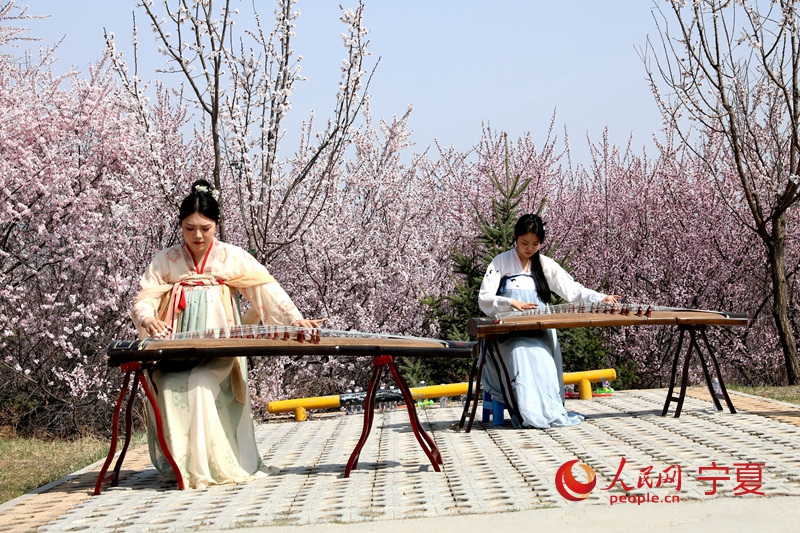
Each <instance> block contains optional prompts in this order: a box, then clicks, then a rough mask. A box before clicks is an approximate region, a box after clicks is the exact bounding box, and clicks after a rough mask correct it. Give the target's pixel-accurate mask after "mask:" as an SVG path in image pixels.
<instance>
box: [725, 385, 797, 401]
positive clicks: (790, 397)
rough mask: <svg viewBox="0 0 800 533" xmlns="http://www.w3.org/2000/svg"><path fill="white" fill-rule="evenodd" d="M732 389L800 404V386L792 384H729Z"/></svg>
mask: <svg viewBox="0 0 800 533" xmlns="http://www.w3.org/2000/svg"><path fill="white" fill-rule="evenodd" d="M727 387H728V388H729V389H731V390H735V391H739V392H744V393H745V394H752V395H753V396H761V397H764V398H771V399H773V400H779V401H781V402H786V403H794V404H798V405H800V386H797V385H792V386H788V387H744V386H742V385H727Z"/></svg>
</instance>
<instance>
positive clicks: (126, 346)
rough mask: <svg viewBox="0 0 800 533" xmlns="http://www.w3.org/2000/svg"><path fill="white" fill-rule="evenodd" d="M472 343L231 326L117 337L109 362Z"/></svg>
mask: <svg viewBox="0 0 800 533" xmlns="http://www.w3.org/2000/svg"><path fill="white" fill-rule="evenodd" d="M475 350H476V343H474V342H457V341H447V340H439V339H429V338H424V337H406V336H400V335H388V334H374V333H362V332H359V331H339V330H328V329H311V328H299V327H292V326H264V325H256V326H235V327H231V328H218V329H208V330H204V331H190V332H185V333H177V334H173V335H170V336H169V337H167V338H163V339H155V338H149V339H144V340H141V341H116V342H113V343H112V344H111V345H110V346H109V347H108V364H109V366H120V365H122V364H124V363H127V362H129V361H140V362H157V361H160V360H165V359H172V358H178V359H195V358H196V359H206V358H211V357H239V356H282V355H288V356H300V355H339V356H370V357H375V356H378V355H390V356H411V357H472V356H473V353H474V351H475Z"/></svg>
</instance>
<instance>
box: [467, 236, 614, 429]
mask: <svg viewBox="0 0 800 533" xmlns="http://www.w3.org/2000/svg"><path fill="white" fill-rule="evenodd" d="M534 257H536V256H534ZM539 258H540V262H541V265H542V270H543V271H544V276H545V279H546V280H547V284H548V285H549V287H550V290H551V291H552V292H554V293H556V294H558V295H559V296H561V297H562V298H564V299H565V300H567V301H568V302H570V303H580V302H583V303H590V302H591V303H596V302H600V301H602V300H603V298H605V295H604V294H601V293H599V292H596V291H593V290H590V289H587V288H585V287H584V286H583V285H581V284H580V283H578V282H576V281H575V280H574V279H572V276H570V275H569V274H568V273H567V272H566V271H565V270H564V269H563V268H561V266H560V265H559V264H558V263H556V262H555V261H553V260H552V259H550V258H549V257H546V256H544V255H541V254H539ZM532 259H533V258H532ZM530 274H531V273H530V270H529V269H528V270H523V267H522V264H521V262H520V260H519V256H518V255H517V252H516V250H515V249H511V250H508V251H506V252H503V253H502V254H500V255H498V256H497V257H495V258H494V259H493V260H492V262H491V263H490V264H489V266H488V268H487V269H486V275H485V276H484V277H483V282H482V283H481V288H480V293H479V296H478V300H479V302H478V303H479V305H480V308H481V310H482V311H483V312H484V313H486V314H487V315H490V316H491V315H496V314H498V313H506V312H509V311H514V309H513V308H512V307H511V300H512V299H514V300H519V301H522V302H528V303H535V304H537V305H539V306H540V307H542V306H545V305H546V303H545V302H542V301H541V300H540V299H539V295H538V294H537V292H536V285H535V283H534V281H533V278H532V277H531V276H530ZM507 276H514V277H513V278H511V279H507V280H505V281H504V290H505V293H504V295H503V296H499V295H498V294H497V292H498V289H499V288H500V283H501V280H503V278H504V277H507ZM499 348H500V355H501V357H502V358H503V361H504V362H505V365H506V368H507V369H508V373H509V377H510V379H511V380H512V384H511V385H512V389H513V392H514V395H515V398H516V400H517V405H518V407H519V410H520V413H519V415H520V417H521V420H515V419H514V420H513V422H514V424H515V425H518V424H521V425H522V426H525V427H536V428H549V427H557V426H572V425H575V424H579V423H580V422H581V421H582V420H583V417H582V416H581V415H580V414H578V413H568V412H567V410H566V409H565V408H564V402H563V400H564V377H563V372H564V368H563V363H562V360H561V347H560V346H559V344H558V338H557V337H556V333H555V331H554V330H543V331H541V332H536V333H535V332H531V336H525V337H512V338H510V339H508V340H506V341H504V342H500V343H499ZM483 368H484V370H483V375H482V376H481V381H482V382H483V384H484V387H485V388H486V390H487V391H488V392H489V394H491V395H492V397H496V398H498V399H500V398H503V396H502V387H501V386H500V385H501V381H500V379H501V374H502V369H500V372H501V374H498V369H497V368H495V366H494V365H493V364H492V362H491V360H488V361H486V362H485V363H484V367H483ZM503 379H505V378H504V377H503ZM503 384H504V386H505V388H506V391H507V389H508V385H507V384H506V383H505V382H503ZM507 392H508V391H507ZM504 403H505V404H506V405H509V402H508V401H505V400H504Z"/></svg>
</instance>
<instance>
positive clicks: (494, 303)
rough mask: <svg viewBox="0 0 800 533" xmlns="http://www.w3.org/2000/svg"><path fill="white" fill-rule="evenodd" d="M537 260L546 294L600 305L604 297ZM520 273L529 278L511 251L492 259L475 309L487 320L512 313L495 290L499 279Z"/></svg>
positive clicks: (557, 267)
mask: <svg viewBox="0 0 800 533" xmlns="http://www.w3.org/2000/svg"><path fill="white" fill-rule="evenodd" d="M539 258H540V260H541V264H542V270H543V271H544V277H545V279H546V280H547V284H548V286H549V287H550V290H551V291H552V292H554V293H556V294H557V295H559V296H561V297H562V298H564V299H565V300H566V301H568V302H570V303H597V302H602V301H603V298H605V297H606V295H605V294H602V293H600V292H597V291H593V290H591V289H587V288H586V287H584V286H583V285H581V284H580V283H578V282H577V281H575V280H574V279H573V278H572V276H570V275H569V274H568V273H567V271H566V270H564V269H563V268H561V265H559V264H558V263H556V262H555V261H554V260H552V259H550V258H549V257H547V256H544V255H542V254H539ZM523 273H525V274H530V270H526V271H524V270H523V268H522V263H520V260H519V256H518V255H517V250H516V249H515V248H512V249H510V250H508V251H505V252H503V253H502V254H500V255H498V256H497V257H495V258H494V259H493V260H492V262H491V263H490V264H489V266H488V267H487V268H486V274H485V275H484V276H483V282H482V283H481V289H480V293H479V294H478V305H480V308H481V311H483V312H484V313H486V314H487V315H490V316H491V315H496V314H498V313H507V312H509V311H513V310H514V309H513V308H512V307H511V298H507V297H505V296H497V289H498V287H499V286H500V280H501V279H502V278H503V276H513V275H515V274H523Z"/></svg>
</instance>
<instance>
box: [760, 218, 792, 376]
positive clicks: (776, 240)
mask: <svg viewBox="0 0 800 533" xmlns="http://www.w3.org/2000/svg"><path fill="white" fill-rule="evenodd" d="M772 230H773V231H772V239H771V242H767V243H766V245H767V253H768V255H769V264H770V267H771V268H770V270H771V271H772V316H773V318H774V319H775V327H776V328H777V330H778V339H780V342H781V347H782V348H783V358H784V361H785V363H786V377H787V378H788V380H789V385H797V384H798V383H799V382H800V381H798V380H799V379H800V363H798V360H797V344H796V343H795V338H794V332H793V331H792V323H791V321H790V320H789V284H788V282H787V280H786V267H785V265H784V255H785V251H786V213H785V212H784V213H781V214H780V215H779V216H778V217H777V218H776V219H775V221H774V223H773V226H772Z"/></svg>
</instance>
